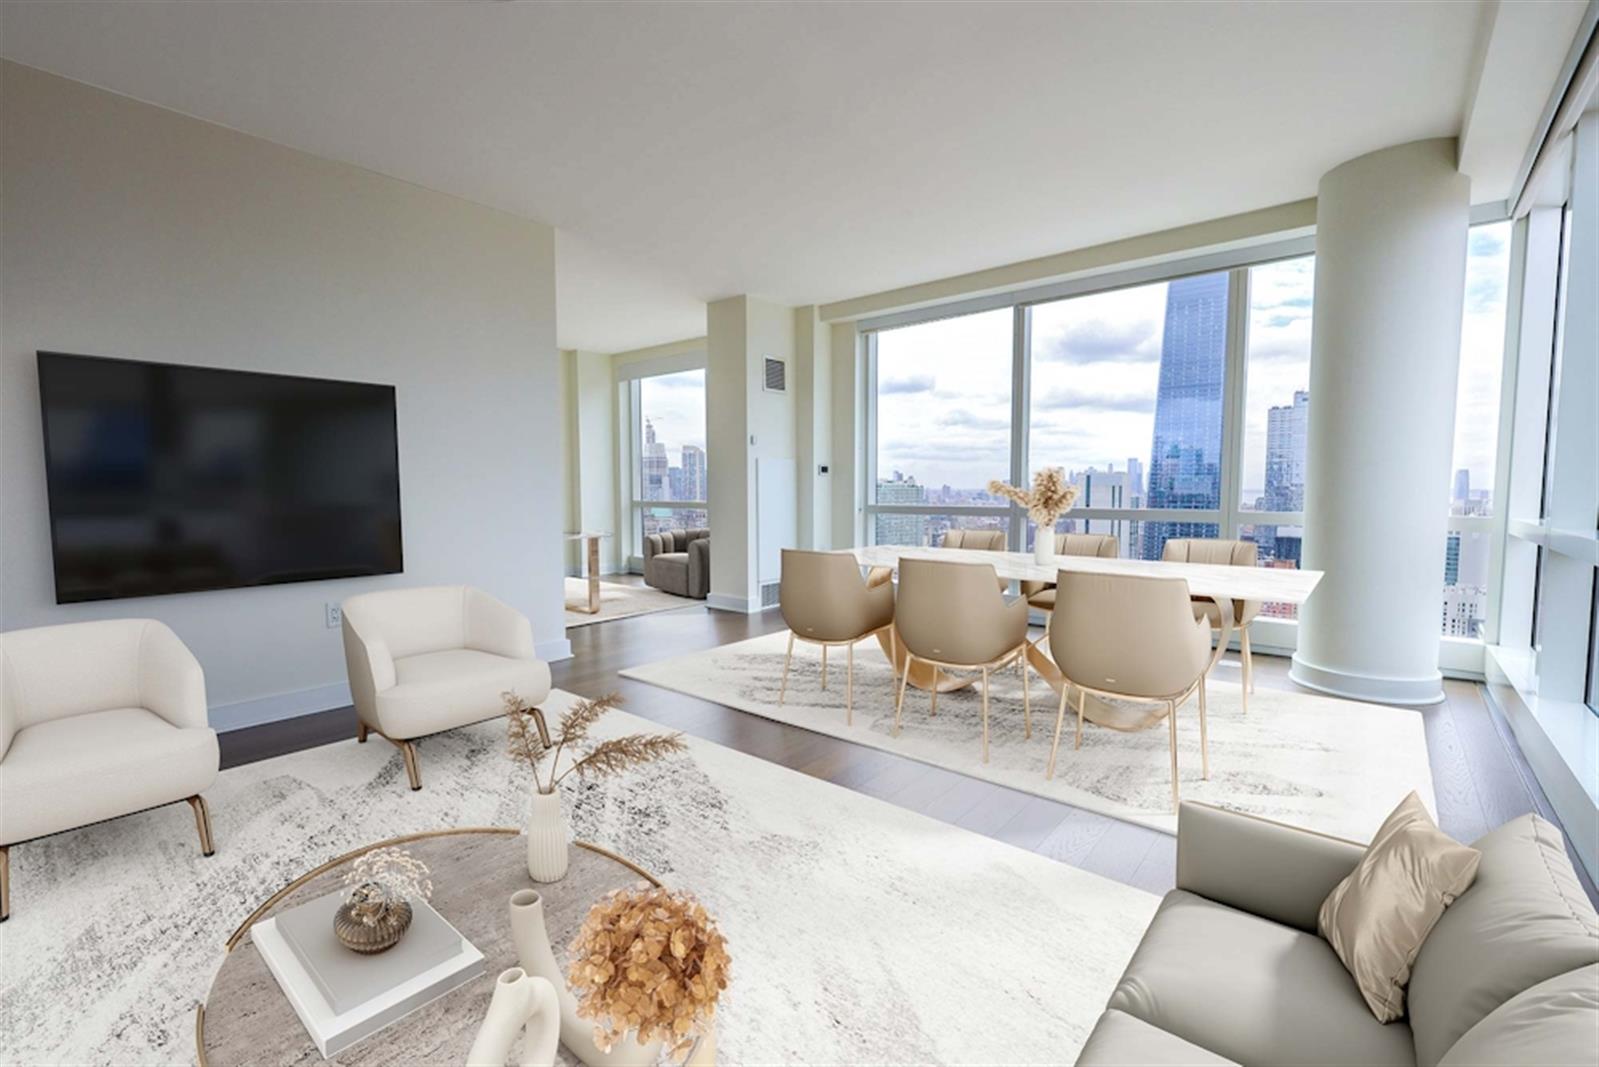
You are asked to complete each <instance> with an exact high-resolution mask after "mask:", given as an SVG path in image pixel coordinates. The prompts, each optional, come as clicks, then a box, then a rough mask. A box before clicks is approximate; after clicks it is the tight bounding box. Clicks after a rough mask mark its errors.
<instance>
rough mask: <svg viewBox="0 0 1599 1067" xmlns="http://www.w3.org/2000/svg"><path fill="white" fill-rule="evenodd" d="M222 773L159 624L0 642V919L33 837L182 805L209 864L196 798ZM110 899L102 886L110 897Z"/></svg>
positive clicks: (51, 629)
mask: <svg viewBox="0 0 1599 1067" xmlns="http://www.w3.org/2000/svg"><path fill="white" fill-rule="evenodd" d="M219 765H220V761H219V754H218V749H217V735H216V731H215V730H213V729H211V726H210V723H209V722H208V720H207V715H206V704H205V674H204V673H203V672H202V671H201V670H200V664H199V663H198V662H197V661H196V660H195V658H194V655H193V654H192V653H191V652H190V651H189V650H188V648H187V647H185V646H184V644H183V642H182V641H180V640H179V639H178V636H177V634H175V633H173V632H172V631H171V630H169V629H168V628H167V627H166V626H165V625H164V624H163V623H159V622H156V621H155V620H154V619H108V620H104V621H101V622H80V623H72V624H69V625H66V626H41V627H38V628H36V629H31V630H13V631H11V632H10V633H6V634H0V919H3V918H5V917H6V916H7V915H9V914H10V904H11V890H10V885H9V873H10V863H9V860H10V851H9V850H10V848H11V846H13V845H16V844H19V843H21V842H24V841H29V840H32V839H33V838H36V837H45V836H47V835H49V834H57V833H60V832H61V831H63V830H71V829H74V828H76V827H79V826H87V825H89V824H90V823H96V822H101V821H103V820H106V819H114V818H116V817H118V816H120V815H131V814H133V813H134V812H137V811H144V810H145V809H146V808H155V807H160V806H162V805H164V804H173V803H176V802H177V801H180V800H187V801H188V802H189V805H190V807H192V808H193V809H194V817H195V822H196V825H197V826H198V828H199V831H200V851H201V852H202V853H204V854H205V855H207V856H209V855H211V853H212V851H213V848H212V844H211V817H210V813H209V812H208V811H207V810H206V806H205V800H204V799H203V798H202V797H201V796H200V793H201V792H202V791H203V790H205V789H208V788H210V786H211V783H212V782H214V781H216V777H217V769H218V767H219ZM157 859H159V857H152V860H157ZM85 877H88V878H92V877H93V875H92V874H85ZM114 893H115V887H114V886H108V887H107V899H110V898H111V897H112V896H114Z"/></svg>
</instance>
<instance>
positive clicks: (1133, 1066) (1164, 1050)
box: [1077, 1011, 1237, 1067]
mask: <svg viewBox="0 0 1599 1067" xmlns="http://www.w3.org/2000/svg"><path fill="white" fill-rule="evenodd" d="M1190 1064H1192V1065H1194V1067H1213V1065H1214V1067H1223V1065H1231V1067H1237V1064H1234V1063H1233V1061H1232V1060H1229V1059H1226V1058H1225V1057H1222V1056H1218V1055H1216V1054H1215V1053H1214V1052H1210V1051H1208V1050H1206V1049H1202V1048H1200V1047H1199V1046H1198V1045H1195V1044H1191V1043H1190V1042H1187V1041H1184V1040H1183V1039H1182V1038H1180V1037H1178V1036H1177V1035H1176V1034H1170V1033H1167V1032H1166V1031H1165V1030H1162V1029H1161V1028H1160V1027H1158V1026H1151V1025H1149V1024H1148V1023H1146V1022H1144V1020H1142V1019H1139V1018H1135V1017H1134V1016H1131V1015H1128V1014H1127V1013H1126V1012H1123V1011H1107V1012H1105V1013H1104V1014H1103V1015H1101V1016H1100V1017H1099V1022H1098V1023H1096V1024H1094V1032H1093V1033H1091V1034H1089V1035H1088V1043H1087V1044H1085V1045H1084V1046H1083V1051H1082V1054H1081V1055H1079V1056H1078V1057H1077V1067H1188V1065H1190Z"/></svg>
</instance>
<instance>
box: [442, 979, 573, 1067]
mask: <svg viewBox="0 0 1599 1067" xmlns="http://www.w3.org/2000/svg"><path fill="white" fill-rule="evenodd" d="M524 1031H525V1036H524V1037H523V1039H522V1058H521V1060H520V1061H518V1062H520V1063H521V1065H522V1067H554V1063H555V1049H556V1045H557V1043H558V1042H559V1041H560V1037H561V1005H560V1001H559V999H558V998H557V997H556V995H555V986H554V985H552V984H551V983H550V982H549V981H548V980H546V979H544V978H537V977H534V976H532V975H530V974H528V973H527V972H526V971H525V970H523V969H522V968H521V967H512V968H510V969H509V970H506V971H501V972H500V977H499V978H498V979H496V980H495V982H494V995H493V996H492V997H491V998H490V999H489V1010H488V1012H487V1014H485V1015H484V1017H483V1025H482V1026H480V1027H479V1028H478V1032H477V1037H476V1038H475V1039H474V1040H473V1042H472V1048H471V1050H470V1051H468V1052H467V1054H466V1067H505V1060H506V1058H507V1057H508V1056H510V1054H511V1046H513V1045H514V1044H516V1038H517V1035H518V1034H522V1033H524Z"/></svg>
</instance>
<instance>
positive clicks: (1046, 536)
mask: <svg viewBox="0 0 1599 1067" xmlns="http://www.w3.org/2000/svg"><path fill="white" fill-rule="evenodd" d="M1033 562H1034V563H1036V564H1038V565H1039V566H1040V567H1048V566H1050V565H1052V564H1053V563H1054V562H1055V534H1054V531H1052V530H1039V531H1038V532H1037V533H1035V534H1033Z"/></svg>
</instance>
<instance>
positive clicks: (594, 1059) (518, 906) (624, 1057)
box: [511, 846, 715, 1067]
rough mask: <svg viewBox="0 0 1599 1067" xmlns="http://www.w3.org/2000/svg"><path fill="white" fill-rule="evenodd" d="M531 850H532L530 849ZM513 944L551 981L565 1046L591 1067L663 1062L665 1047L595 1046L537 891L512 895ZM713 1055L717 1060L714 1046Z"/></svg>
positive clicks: (625, 1042)
mask: <svg viewBox="0 0 1599 1067" xmlns="http://www.w3.org/2000/svg"><path fill="white" fill-rule="evenodd" d="M530 847H531V846H530ZM511 941H512V943H513V944H515V945H516V956H517V960H518V961H519V962H520V963H521V964H522V969H523V970H524V971H526V972H527V973H528V974H531V975H537V976H538V977H540V978H545V979H548V980H549V982H550V984H551V985H552V986H554V987H555V997H556V1000H557V1002H558V1003H559V1004H560V1008H561V1044H563V1045H565V1046H566V1047H567V1050H568V1051H570V1052H571V1053H572V1055H574V1056H576V1057H577V1058H578V1059H580V1060H582V1061H583V1062H584V1063H585V1064H587V1065H588V1067H650V1065H651V1064H654V1063H655V1062H656V1061H658V1060H659V1059H660V1058H661V1043H660V1042H659V1041H651V1042H649V1043H648V1044H645V1045H640V1044H639V1043H638V1042H637V1041H636V1040H634V1038H633V1037H632V1036H631V1035H629V1036H628V1037H626V1038H624V1039H622V1040H621V1041H618V1042H617V1043H616V1044H615V1045H613V1046H611V1051H609V1052H601V1051H600V1048H599V1046H598V1045H596V1044H595V1043H594V1023H593V1022H592V1021H590V1020H588V1019H581V1018H579V1017H578V1014H577V998H576V997H574V996H573V995H572V990H571V988H570V987H568V986H567V984H566V975H565V974H563V973H562V972H561V968H560V965H559V964H558V963H556V962H555V951H554V950H553V949H552V948H550V935H549V931H548V930H546V929H545V926H544V898H543V897H541V896H540V895H539V893H538V890H536V889H519V890H517V891H516V892H515V893H512V894H511ZM711 1054H712V1055H713V1056H714V1055H715V1051H714V1044H713V1046H712V1051H711Z"/></svg>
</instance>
